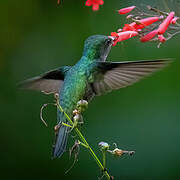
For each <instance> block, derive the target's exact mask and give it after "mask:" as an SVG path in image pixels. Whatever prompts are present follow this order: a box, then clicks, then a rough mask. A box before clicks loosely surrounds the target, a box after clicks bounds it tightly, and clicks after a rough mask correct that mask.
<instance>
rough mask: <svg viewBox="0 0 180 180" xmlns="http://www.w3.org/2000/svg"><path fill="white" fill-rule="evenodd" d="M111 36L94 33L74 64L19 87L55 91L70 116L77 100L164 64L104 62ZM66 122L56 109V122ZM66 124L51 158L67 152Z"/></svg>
mask: <svg viewBox="0 0 180 180" xmlns="http://www.w3.org/2000/svg"><path fill="white" fill-rule="evenodd" d="M113 40H114V39H113V37H112V36H105V35H93V36H90V37H88V38H87V39H86V40H85V43H84V50H83V54H82V57H81V58H80V60H79V61H78V62H77V63H76V64H75V65H74V66H62V67H59V68H57V69H54V70H51V71H48V72H46V73H44V74H42V75H40V76H37V77H34V78H31V79H28V80H25V81H23V82H22V83H21V85H20V87H21V88H23V89H31V90H38V91H41V92H43V93H45V94H51V93H54V94H55V93H58V95H59V104H60V105H61V107H62V109H63V110H64V112H66V113H67V114H68V115H69V117H70V118H72V117H73V111H74V110H75V108H76V106H77V102H79V101H80V100H86V101H87V102H90V101H91V100H92V99H93V98H94V97H95V96H100V95H103V94H106V93H108V92H111V91H112V90H116V89H120V88H124V87H127V86H129V85H132V84H134V83H135V82H137V81H139V80H140V79H142V78H144V77H146V76H148V75H150V74H151V73H153V72H155V71H157V70H159V69H161V68H163V67H165V66H166V65H167V64H168V63H169V62H170V60H168V59H160V60H141V61H140V60H139V61H122V62H107V61H106V59H107V56H108V54H109V52H110V50H111V47H112V44H113ZM62 122H64V123H67V120H66V117H65V115H64V113H62V112H60V111H59V110H57V124H61V123H62ZM68 129H69V127H67V126H59V129H58V132H57V134H56V137H55V144H54V146H53V158H57V157H61V156H62V155H63V153H64V152H65V151H66V146H67V140H68V134H69V130H68Z"/></svg>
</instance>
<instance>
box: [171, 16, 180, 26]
mask: <svg viewBox="0 0 180 180" xmlns="http://www.w3.org/2000/svg"><path fill="white" fill-rule="evenodd" d="M178 19H179V17H174V18H173V19H172V21H171V24H176V21H177V20H178Z"/></svg>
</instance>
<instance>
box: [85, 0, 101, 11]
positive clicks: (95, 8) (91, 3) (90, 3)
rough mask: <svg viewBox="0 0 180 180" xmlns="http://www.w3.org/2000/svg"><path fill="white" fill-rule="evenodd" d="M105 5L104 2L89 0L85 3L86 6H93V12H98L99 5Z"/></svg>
mask: <svg viewBox="0 0 180 180" xmlns="http://www.w3.org/2000/svg"><path fill="white" fill-rule="evenodd" d="M103 4H104V1H103V0H87V1H86V3H85V5H86V6H92V10H93V11H98V10H99V5H103Z"/></svg>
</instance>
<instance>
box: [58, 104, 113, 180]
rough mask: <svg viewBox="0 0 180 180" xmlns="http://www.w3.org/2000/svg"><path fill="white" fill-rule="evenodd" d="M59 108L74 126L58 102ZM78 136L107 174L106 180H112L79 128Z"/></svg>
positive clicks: (76, 130) (77, 130) (76, 129)
mask: <svg viewBox="0 0 180 180" xmlns="http://www.w3.org/2000/svg"><path fill="white" fill-rule="evenodd" d="M57 107H58V109H59V110H60V111H61V112H63V113H64V115H65V116H66V118H67V120H68V121H69V123H70V124H71V125H72V126H73V121H72V120H71V118H70V117H69V116H68V115H67V114H66V112H64V110H63V109H62V107H61V106H60V104H59V102H58V101H57ZM74 130H75V132H76V134H77V135H78V136H79V138H80V139H81V141H82V142H83V143H84V144H85V145H86V146H87V149H88V150H89V152H90V154H91V156H92V157H93V159H94V160H95V161H96V163H97V165H98V166H99V168H100V169H101V170H102V171H103V173H104V174H105V176H106V178H107V179H108V180H110V179H111V177H110V175H109V174H108V172H107V170H105V167H104V166H103V165H102V163H101V162H100V160H99V159H98V157H97V156H96V154H95V153H94V151H93V150H92V148H91V147H90V146H89V144H88V142H87V141H86V139H85V138H84V136H83V135H82V133H81V132H80V131H79V129H78V128H77V127H75V128H74Z"/></svg>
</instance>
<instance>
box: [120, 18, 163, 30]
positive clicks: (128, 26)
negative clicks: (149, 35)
mask: <svg viewBox="0 0 180 180" xmlns="http://www.w3.org/2000/svg"><path fill="white" fill-rule="evenodd" d="M160 19H161V17H148V18H144V19H141V20H139V21H138V23H136V22H133V23H131V24H125V26H124V28H123V31H137V30H138V29H143V28H145V27H146V26H149V25H151V24H153V23H155V22H157V21H159V20H160Z"/></svg>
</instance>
